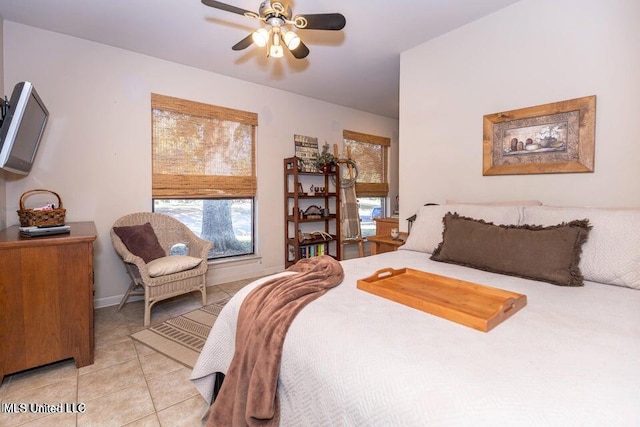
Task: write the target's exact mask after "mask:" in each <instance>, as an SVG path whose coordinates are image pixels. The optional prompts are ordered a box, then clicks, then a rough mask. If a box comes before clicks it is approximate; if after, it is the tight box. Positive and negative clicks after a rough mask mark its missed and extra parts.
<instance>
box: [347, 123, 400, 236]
mask: <svg viewBox="0 0 640 427" xmlns="http://www.w3.org/2000/svg"><path fill="white" fill-rule="evenodd" d="M342 136H343V140H344V149H345V151H346V152H347V153H348V155H349V156H350V158H351V159H352V160H354V161H355V162H356V165H357V167H358V179H357V181H356V196H357V197H358V204H359V213H360V229H361V231H362V236H363V237H367V236H373V235H374V234H375V233H376V223H375V221H374V219H375V218H379V217H383V216H385V212H386V199H387V195H388V193H389V183H388V182H387V168H388V150H389V146H390V145H391V140H390V139H389V138H384V137H381V136H375V135H368V134H365V133H360V132H353V131H349V130H344V131H343V134H342Z"/></svg>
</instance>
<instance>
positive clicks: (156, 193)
mask: <svg viewBox="0 0 640 427" xmlns="http://www.w3.org/2000/svg"><path fill="white" fill-rule="evenodd" d="M151 109H152V163H153V176H152V194H153V197H154V198H157V199H204V198H227V197H252V196H255V194H256V187H257V183H256V181H257V180H256V154H255V151H256V150H255V147H256V144H255V139H256V126H257V125H258V115H257V114H255V113H249V112H245V111H239V110H233V109H230V108H224V107H218V106H214V105H208V104H202V103H199V102H193V101H187V100H184V99H179V98H173V97H169V96H164V95H157V94H152V95H151Z"/></svg>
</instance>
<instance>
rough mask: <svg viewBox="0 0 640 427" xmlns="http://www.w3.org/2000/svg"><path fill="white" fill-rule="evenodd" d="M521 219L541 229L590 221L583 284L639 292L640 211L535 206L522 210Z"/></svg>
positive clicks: (584, 251) (581, 268)
mask: <svg viewBox="0 0 640 427" xmlns="http://www.w3.org/2000/svg"><path fill="white" fill-rule="evenodd" d="M523 218H524V220H525V221H526V222H528V223H535V224H541V225H550V224H554V223H555V224H557V223H559V222H562V221H567V220H568V219H570V218H589V223H590V224H591V225H592V226H593V230H591V232H590V233H589V241H587V243H585V245H584V248H583V252H582V257H581V259H580V271H582V274H583V275H584V278H585V280H589V281H592V282H598V283H605V284H609V285H617V286H625V287H628V288H633V289H640V244H639V243H638V242H640V209H635V210H630V209H625V208H620V209H609V208H580V207H565V208H562V207H548V206H536V207H525V208H524V216H523Z"/></svg>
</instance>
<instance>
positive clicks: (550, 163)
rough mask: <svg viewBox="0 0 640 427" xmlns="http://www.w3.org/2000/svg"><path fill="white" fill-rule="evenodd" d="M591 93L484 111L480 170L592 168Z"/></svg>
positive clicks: (523, 171)
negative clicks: (559, 99)
mask: <svg viewBox="0 0 640 427" xmlns="http://www.w3.org/2000/svg"><path fill="white" fill-rule="evenodd" d="M595 119H596V97H595V95H594V96H586V97H583V98H577V99H570V100H566V101H560V102H554V103H551V104H544V105H538V106H535V107H528V108H522V109H519V110H511V111H503V112H500V113H494V114H489V115H485V116H484V120H483V156H482V174H483V175H519V174H544V173H572V172H593V167H594V149H595V121H596V120H595Z"/></svg>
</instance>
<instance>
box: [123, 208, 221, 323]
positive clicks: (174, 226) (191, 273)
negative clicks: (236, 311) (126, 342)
mask: <svg viewBox="0 0 640 427" xmlns="http://www.w3.org/2000/svg"><path fill="white" fill-rule="evenodd" d="M146 223H149V224H151V227H152V228H153V232H154V233H155V234H156V236H157V238H158V242H159V243H160V246H162V249H164V252H165V253H166V254H167V255H169V253H170V250H171V248H172V247H173V246H174V245H176V244H180V243H182V244H184V245H186V248H187V251H188V253H187V255H188V256H191V257H196V258H200V259H202V261H201V262H200V263H199V264H198V265H196V266H195V267H192V268H189V269H186V270H184V271H178V272H175V273H170V274H164V275H158V276H156V277H152V276H151V275H150V273H149V268H148V264H147V263H145V261H144V260H143V259H142V258H141V257H140V256H137V255H134V254H133V253H131V252H130V251H129V249H127V246H125V244H124V243H123V242H122V240H121V238H120V237H119V236H118V234H116V232H115V231H114V229H113V227H123V226H124V227H126V226H134V225H144V224H146ZM113 227H112V228H111V242H112V244H113V248H114V249H115V251H116V252H117V253H118V255H120V257H121V258H122V260H123V261H124V265H125V268H126V270H127V273H128V274H129V276H130V277H131V284H130V285H129V289H128V290H127V292H126V294H125V295H124V297H123V298H122V301H120V305H119V306H118V310H120V309H121V308H122V307H123V306H124V304H125V303H126V302H127V299H129V297H130V296H132V295H144V326H145V327H147V326H148V325H149V323H150V322H151V308H152V307H153V306H154V305H155V304H156V303H157V302H159V301H162V300H165V299H167V298H171V297H174V296H177V295H182V294H186V293H189V292H193V291H200V293H201V294H202V304H203V305H204V304H206V301H207V287H206V274H207V268H208V264H207V257H208V254H209V251H210V250H211V248H212V247H213V243H211V242H209V241H207V240H203V239H201V238H199V237H198V236H196V235H195V234H194V233H193V232H192V231H191V230H190V229H189V228H188V227H187V226H186V225H184V224H183V223H181V222H180V221H178V220H176V219H175V218H172V217H170V216H168V215H164V214H159V213H153V212H140V213H133V214H129V215H126V216H123V217H122V218H119V219H118V220H117V221H116V222H115V223H114V224H113ZM169 258H171V257H169ZM172 259H174V258H172ZM195 262H197V260H195ZM138 287H141V288H142V290H138V289H136V288H138Z"/></svg>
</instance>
